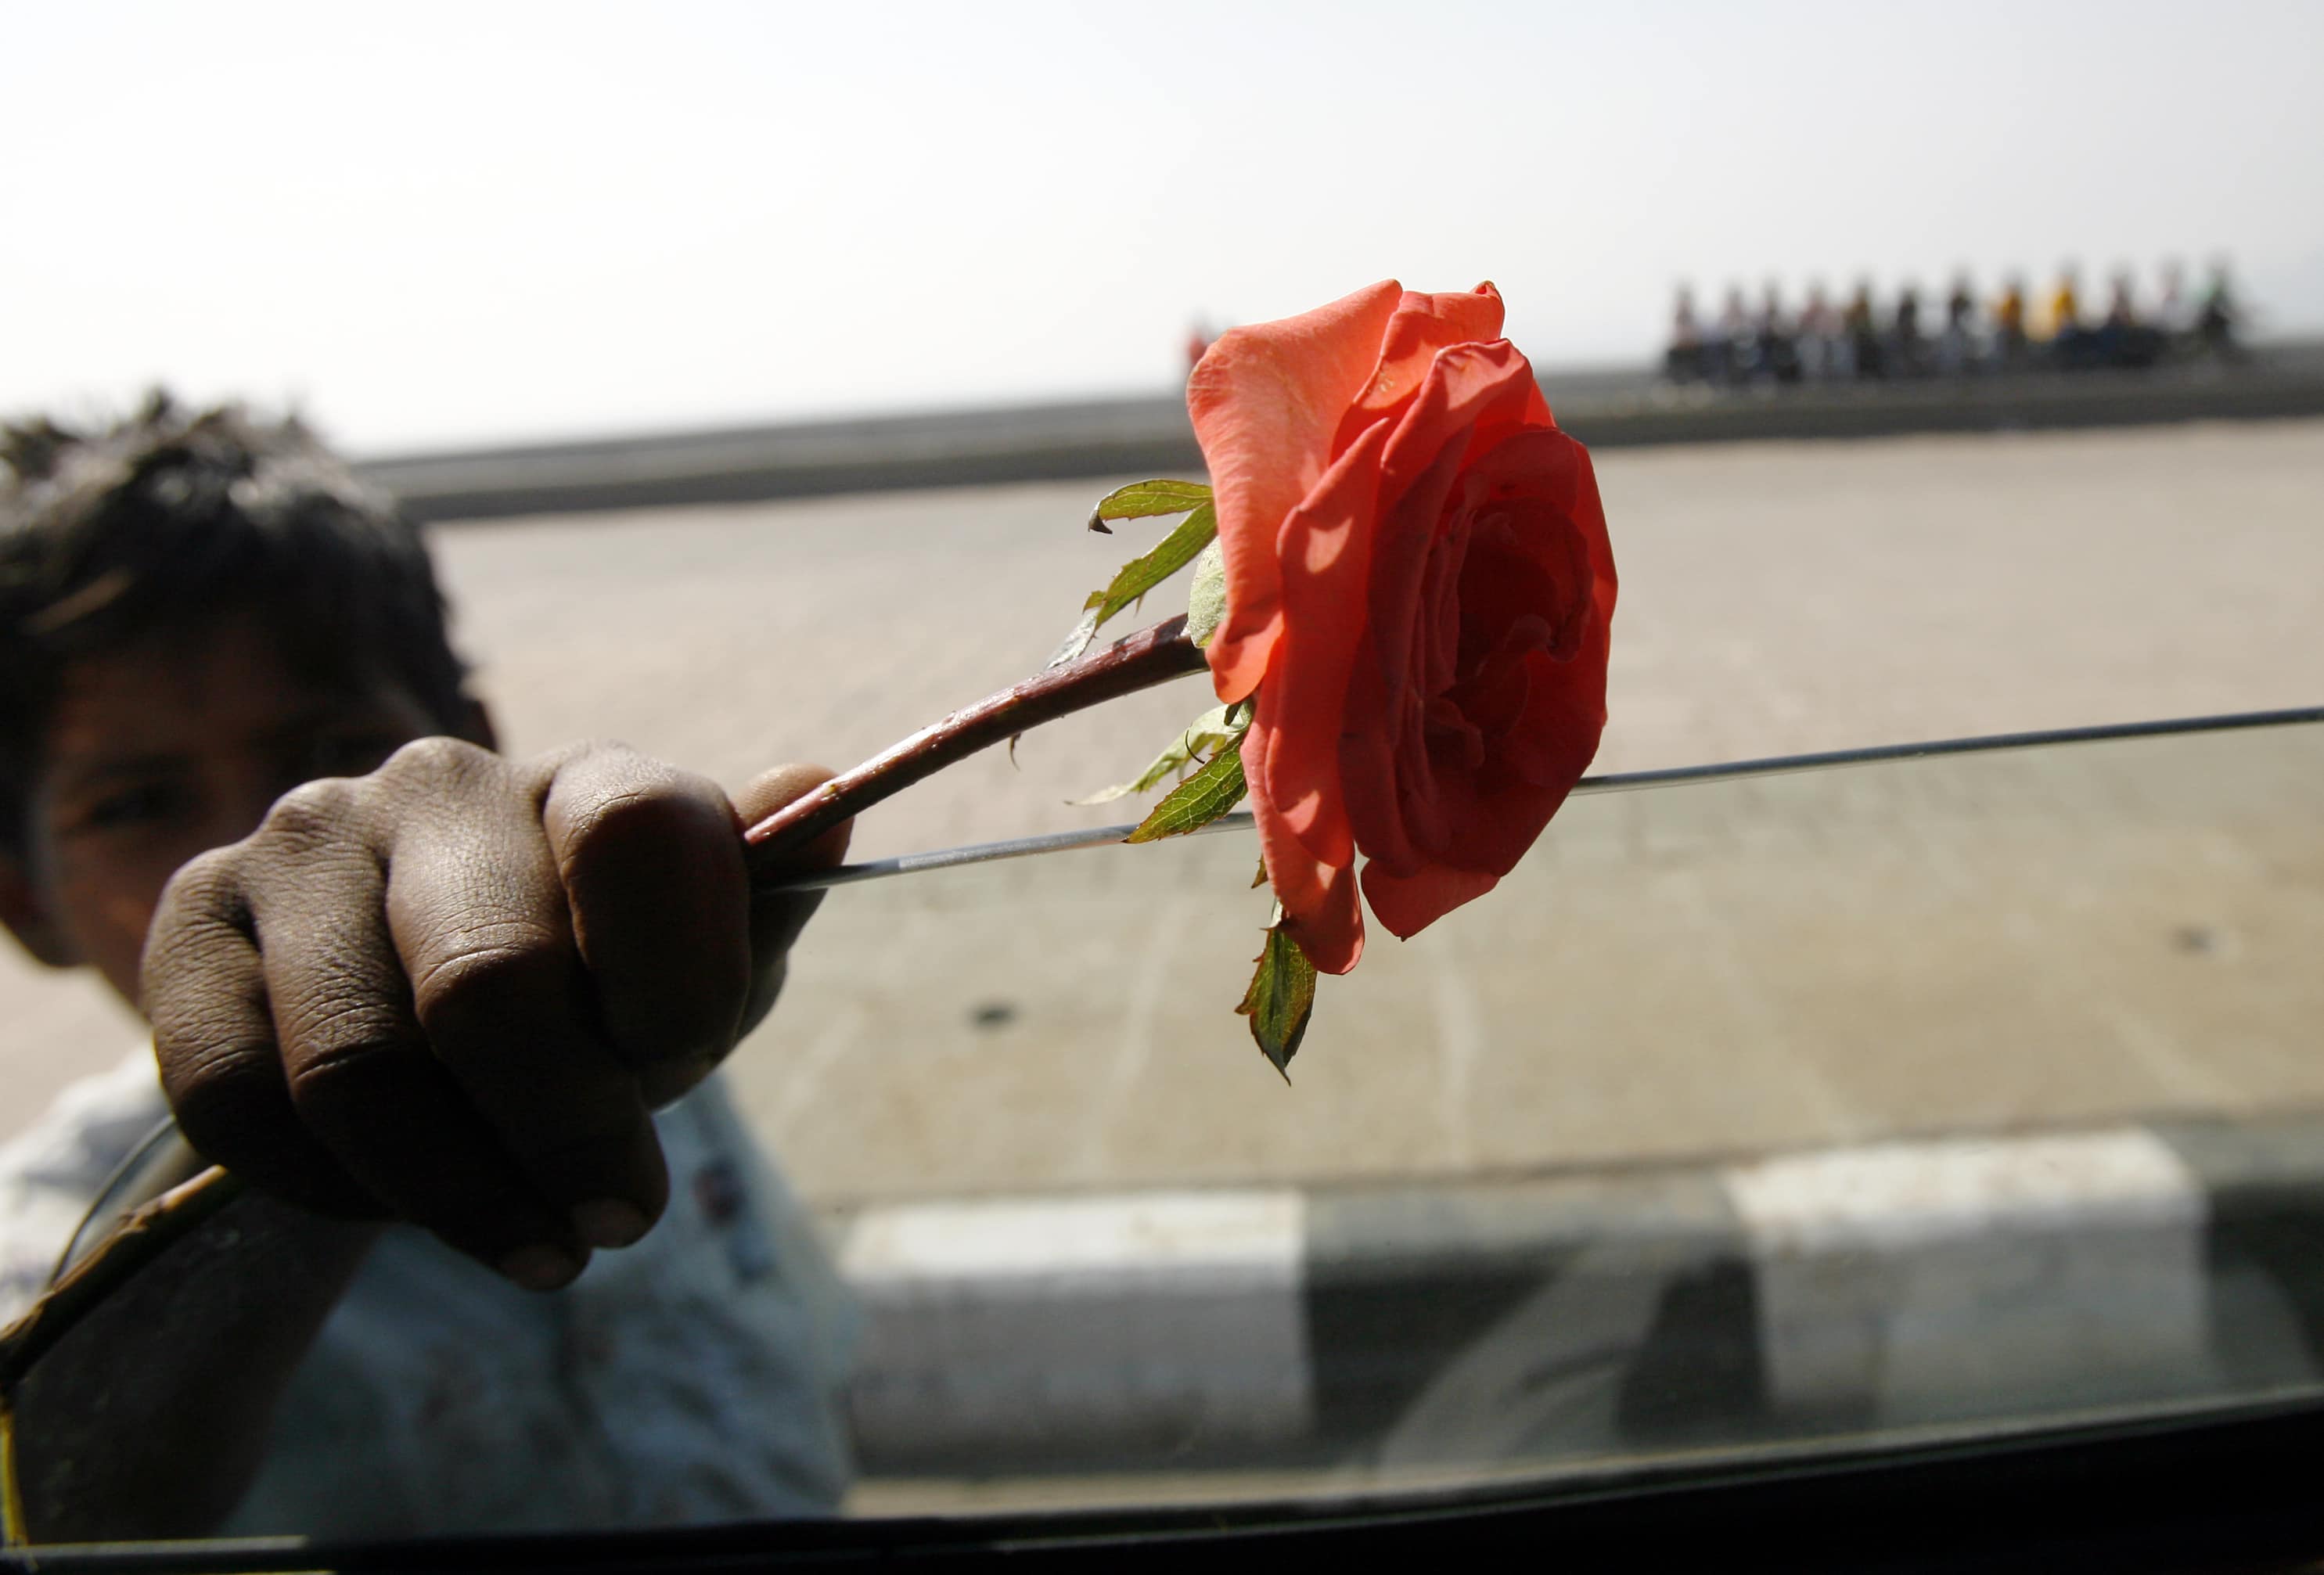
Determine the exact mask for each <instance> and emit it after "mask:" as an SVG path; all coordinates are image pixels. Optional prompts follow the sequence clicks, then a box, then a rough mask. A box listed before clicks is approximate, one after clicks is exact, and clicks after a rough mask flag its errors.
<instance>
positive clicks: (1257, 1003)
mask: <svg viewBox="0 0 2324 1575" xmlns="http://www.w3.org/2000/svg"><path fill="white" fill-rule="evenodd" d="M1258 961H1259V969H1258V972H1255V973H1253V974H1252V975H1251V976H1250V989H1249V990H1245V991H1244V992H1243V998H1242V1005H1240V1006H1239V1007H1237V1008H1235V1010H1236V1011H1237V1012H1238V1013H1240V1015H1242V1016H1244V1017H1246V1018H1250V1036H1251V1037H1252V1038H1253V1039H1255V1040H1257V1041H1258V1042H1259V1054H1260V1055H1264V1056H1266V1057H1267V1059H1268V1061H1269V1062H1270V1063H1271V1064H1273V1065H1274V1067H1275V1070H1276V1071H1277V1072H1278V1073H1282V1074H1283V1081H1284V1082H1290V1081H1291V1058H1292V1057H1293V1056H1294V1055H1298V1054H1299V1041H1300V1040H1302V1039H1304V1038H1305V1037H1306V1036H1307V1019H1308V1018H1309V1017H1310V1016H1311V1015H1312V1014H1313V1013H1314V1009H1315V965H1314V963H1310V962H1309V961H1307V953H1305V952H1303V951H1301V950H1300V949H1299V943H1298V942H1296V941H1295V940H1293V939H1292V938H1291V931H1290V929H1289V927H1288V926H1286V925H1284V924H1283V923H1281V922H1280V921H1278V922H1277V923H1276V924H1274V925H1271V926H1268V931H1267V947H1266V949H1265V950H1264V951H1262V952H1260V953H1259V959H1258Z"/></svg>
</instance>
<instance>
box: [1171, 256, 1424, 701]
mask: <svg viewBox="0 0 2324 1575" xmlns="http://www.w3.org/2000/svg"><path fill="white" fill-rule="evenodd" d="M1403 295H1404V290H1403V287H1402V286H1401V285H1399V284H1397V282H1396V281H1394V280H1384V281H1381V282H1380V283H1379V284H1375V285H1371V286H1369V288H1367V289H1364V290H1358V291H1356V292H1355V293H1354V294H1353V295H1351V296H1347V297H1345V298H1343V299H1340V300H1336V301H1333V303H1332V304H1331V305H1330V306H1327V307H1322V308H1319V309H1316V310H1314V311H1312V312H1305V313H1303V314H1302V315H1300V316H1298V317H1296V318H1284V319H1283V320H1282V321H1280V322H1274V323H1261V324H1258V325H1256V326H1254V327H1248V328H1230V329H1228V330H1227V331H1226V332H1225V333H1224V334H1222V335H1220V336H1219V339H1218V342H1217V343H1216V344H1214V345H1212V346H1211V348H1210V350H1209V352H1208V353H1207V354H1206V355H1203V359H1202V362H1201V363H1200V364H1198V365H1197V366H1196V367H1195V368H1194V375H1193V377H1191V378H1190V379H1189V380H1188V381H1187V383H1186V410H1187V412H1188V414H1190V415H1191V416H1192V417H1193V418H1194V437H1195V440H1196V441H1197V442H1199V443H1200V444H1201V445H1202V448H1203V463H1204V464H1205V465H1208V466H1209V468H1210V473H1211V485H1212V487H1213V489H1214V490H1215V492H1216V494H1217V503H1218V511H1219V550H1220V554H1221V556H1222V558H1223V559H1224V560H1225V565H1226V576H1227V616H1226V622H1224V623H1223V624H1222V625H1221V626H1220V628H1219V631H1218V632H1217V633H1216V634H1215V635H1213V637H1212V640H1211V643H1210V645H1209V646H1208V647H1207V648H1206V649H1207V653H1208V655H1209V657H1210V664H1211V678H1212V684H1213V686H1214V687H1215V688H1216V690H1217V692H1218V696H1219V698H1220V699H1221V700H1222V701H1232V700H1240V699H1241V698H1242V697H1243V696H1244V695H1248V694H1250V692H1251V690H1252V689H1253V688H1254V687H1256V686H1257V685H1258V683H1259V679H1260V677H1263V676H1264V675H1265V673H1266V670H1267V661H1268V655H1269V654H1270V653H1271V652H1272V651H1273V649H1274V648H1275V643H1276V641H1277V639H1278V638H1279V637H1280V635H1281V633H1282V630H1283V608H1282V581H1281V578H1280V576H1279V575H1278V573H1277V567H1276V556H1275V555H1276V544H1277V536H1278V534H1279V532H1280V531H1281V530H1282V526H1283V522H1284V520H1285V519H1286V517H1287V516H1288V515H1289V514H1290V512H1291V511H1292V510H1293V509H1295V508H1296V507H1298V505H1299V502H1300V500H1301V499H1303V498H1305V496H1306V495H1307V494H1308V493H1309V492H1310V491H1312V490H1313V489H1314V485H1315V484H1316V483H1317V482H1318V481H1320V480H1321V479H1322V478H1323V472H1324V470H1325V469H1326V468H1327V467H1328V466H1329V465H1330V464H1331V462H1332V459H1333V438H1334V437H1335V436H1336V434H1337V432H1338V430H1339V427H1340V423H1341V420H1342V417H1343V416H1344V415H1345V414H1346V412H1347V410H1348V408H1349V406H1350V405H1351V404H1352V403H1353V402H1354V401H1355V400H1356V399H1357V397H1358V396H1359V395H1360V394H1361V393H1362V392H1363V391H1364V389H1365V388H1366V387H1367V386H1368V385H1369V383H1370V382H1371V380H1372V376H1373V373H1374V370H1375V368H1377V367H1378V365H1379V350H1380V339H1381V336H1382V335H1383V334H1384V333H1385V332H1386V331H1387V328H1388V320H1389V319H1390V318H1392V317H1393V316H1394V315H1395V312H1396V309H1397V304H1398V302H1399V301H1400V300H1401V299H1402V298H1403Z"/></svg>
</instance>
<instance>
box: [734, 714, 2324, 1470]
mask: <svg viewBox="0 0 2324 1575" xmlns="http://www.w3.org/2000/svg"><path fill="white" fill-rule="evenodd" d="M2319 779H2324V726H2318V725H2313V724H2309V725H2300V726H2292V727H2276V728H2269V729H2262V730H2254V731H2245V732H2209V733H2197V734H2184V735H2179V736H2169V737H2155V738H2143V739H2134V740H2128V741H2113V742H2107V743H2097V744H2077V745H2062V746H2049V747H2043V748H2038V749H2027V750H2016V751H2006V752H1998V753H1990V754H1978V755H1968V756H1958V757H1952V758H1946V759H1935V760H1914V761H1901V762H1896V761H1892V762H1886V763H1882V764H1877V765H1868V766H1858V767H1850V768H1845V769H1830V770H1824V771H1820V772H1815V773H1810V774H1804V775H1798V776H1791V777H1781V778H1759V779H1750V780H1725V781H1711V782H1703V783H1696V784H1690V785H1685V786H1680V787H1671V788H1658V789H1655V790H1653V791H1649V792H1641V793H1633V794H1623V795H1609V796H1605V797H1593V798H1584V799H1577V800H1576V801H1574V802H1573V803H1572V804H1571V805H1569V806H1568V807H1567V809H1566V810H1565V812H1564V813H1563V815H1561V816H1560V818H1559V819H1558V821H1557V822H1556V824H1554V826H1553V827H1552V829H1551V832H1550V834H1548V836H1547V837H1546V838H1545V840H1544V842H1543V843H1542V844H1541V846H1540V847H1539V848H1538V849H1537V850H1536V852H1535V854H1534V855H1533V856H1532V857H1531V858H1530V859H1529V860H1528V861H1527V862H1526V864H1525V865H1524V866H1522V867H1521V868H1520V869H1519V870H1517V873H1516V874H1515V875H1514V876H1513V877H1512V878H1511V879H1510V880H1509V881H1508V882H1507V883H1506V885H1505V887H1504V889H1503V891H1502V892H1501V893H1500V894H1499V896H1497V898H1495V900H1494V901H1492V902H1490V903H1488V904H1482V905H1480V906H1478V907H1474V908H1471V909H1469V910H1465V911H1463V912H1462V913H1459V914H1456V915H1454V916H1452V917H1451V918H1449V919H1447V920H1445V921H1444V922H1443V923H1442V924H1440V925H1438V926H1436V927H1435V928H1434V929H1432V930H1430V931H1428V932H1427V933H1426V934H1425V935H1423V936H1422V937H1420V938H1418V939H1417V940H1416V941H1415V942H1413V943H1411V944H1398V943H1397V942H1395V941H1394V940H1393V939H1392V938H1388V937H1386V936H1384V935H1382V936H1376V937H1375V940H1374V944H1373V946H1372V949H1371V951H1370V952H1369V954H1368V955H1367V956H1366V958H1365V960H1364V963H1363V965H1362V967H1361V968H1360V969H1359V970H1358V972H1356V973H1355V974H1354V975H1352V976H1351V977H1350V978H1348V979H1346V980H1342V981H1326V982H1325V989H1324V991H1323V995H1322V997H1321V999H1320V1000H1319V1005H1318V1022H1317V1027H1316V1029H1315V1032H1314V1036H1312V1037H1311V1039H1310V1041H1309V1048H1308V1049H1307V1051H1306V1052H1305V1054H1304V1055H1302V1057H1301V1058H1300V1059H1299V1060H1298V1061H1297V1062H1296V1063H1295V1064H1293V1068H1292V1084H1293V1086H1290V1087H1287V1088H1286V1086H1285V1085H1284V1084H1283V1083H1282V1082H1280V1081H1278V1080H1277V1078H1276V1077H1275V1076H1274V1074H1273V1073H1271V1072H1270V1071H1269V1070H1268V1067H1267V1066H1266V1065H1265V1064H1264V1063H1262V1062H1261V1061H1260V1060H1259V1056H1258V1054H1257V1052H1256V1051H1255V1050H1254V1049H1253V1047H1252V1046H1251V1045H1250V1043H1249V1041H1248V1040H1247V1039H1245V1038H1243V1037H1241V1036H1240V1034H1239V1032H1238V1027H1237V1025H1236V1024H1235V1023H1234V1022H1233V1021H1232V1019H1231V1018H1228V1017H1227V1015H1226V1013H1225V1011H1224V1007H1225V1006H1226V1005H1227V1004H1230V1003H1231V999H1232V998H1233V997H1234V996H1235V995H1236V994H1238V993H1239V992H1240V987H1241V983H1242V981H1243V980H1244V978H1245V977H1247V975H1248V971H1249V967H1250V957H1251V955H1252V953H1254V952H1255V950H1256V948H1257V945H1258V943H1259V930H1260V926H1261V925H1262V924H1263V923H1264V920H1265V917H1266V915H1265V912H1264V894H1263V893H1259V892H1251V891H1248V890H1246V889H1245V887H1246V885H1247V883H1248V881H1249V880H1250V870H1251V868H1252V861H1253V849H1252V846H1251V844H1250V841H1249V840H1248V838H1246V837H1241V836H1222V837H1214V838H1208V839H1189V840H1187V841H1185V842H1183V843H1178V844H1176V845H1173V846H1165V847H1157V848H1149V849H1145V850H1139V851H1138V852H1119V851H1098V852H1084V853H1074V854H1065V855H1059V856H1056V857H1051V858H1045V859H1038V860H1031V861H1019V862H1016V863H1009V864H1001V865H993V866H987V867H983V868H979V869H973V870H952V871H944V872H939V873H934V874H928V875H923V876H916V877H913V878H911V879H908V880H892V881H888V882H884V883H881V884H877V885H871V886H863V887H857V888H851V889H841V890H838V891H835V892H834V893H833V894H832V895H831V897H830V898H828V900H827V901H826V903H825V907H824V909H823V911H822V913H821V915H820V916H819V917H818V918H817V920H816V926H815V927H814V929H813V930H812V931H811V932H810V934H809V937H808V940H807V943H806V944H804V945H803V946H802V948H801V950H800V952H799V953H798V956H797V957H796V958H795V960H794V973H793V977H792V980H791V983H790V986H789V990H788V995H787V998H786V999H785V1001H784V1003H783V1006H782V1008H781V1009H780V1010H779V1011H778V1012H777V1013H776V1015H775V1017H774V1018H773V1019H772V1021H771V1022H770V1025H769V1026H768V1027H767V1028H766V1029H764V1030H762V1032H761V1034H760V1036H757V1037H756V1038H755V1039H754V1040H753V1041H752V1043H750V1044H749V1045H745V1046H744V1047H743V1049H742V1051H740V1052H739V1053H738V1054H737V1056H736V1058H735V1060H734V1062H733V1068H734V1076H735V1079H736V1081H737V1084H738V1091H739V1093H740V1097H741V1099H742V1103H743V1106H744V1109H745V1110H746V1112H747V1114H748V1115H749V1117H750V1119H752V1121H753V1122H754V1123H755V1125H756V1126H757V1127H758V1128H759V1130H760V1133H761V1136H762V1137H763V1138H764V1139H765V1140H766V1141H767V1142H768V1144H769V1145H770V1147H771V1148H772V1149H773V1150H774V1151H775V1152H776V1153H778V1154H779V1155H780V1156H782V1158H783V1161H784V1163H785V1165H786V1166H787V1167H788V1170H789V1171H790V1173H791V1174H792V1175H793V1176H794V1177H795V1178H796V1180H797V1182H798V1184H799V1185H800V1187H801V1188H802V1189H803V1190H804V1191H805V1192H806V1193H807V1194H808V1195H809V1196H810V1197H812V1198H813V1199H814V1200H816V1202H818V1203H819V1204H820V1205H822V1207H823V1208H824V1210H825V1215H826V1218H827V1219H828V1220H830V1221H831V1224H832V1229H833V1230H834V1232H835V1239H836V1240H837V1242H838V1244H839V1248H840V1255H841V1257H842V1260H843V1263H844V1266H845V1267H846V1268H847V1270H848V1272H849V1273H850V1275H851V1276H852V1277H853V1281H854V1283H855V1285H856V1287H857V1290H858V1292H859V1294H860V1295H861V1297H862V1303H863V1311H864V1322H863V1327H862V1340H861V1346H860V1359H859V1370H858V1375H857V1377H856V1380H855V1388H854V1395H853V1408H854V1417H855V1422H856V1425H857V1427H858V1429H859V1434H860V1437H859V1448H860V1451H861V1455H862V1464H863V1467H864V1469H865V1472H866V1480H865V1483H864V1486H863V1488H862V1490H861V1491H860V1492H859V1494H858V1497H857V1502H858V1505H859V1506H860V1507H861V1508H862V1509H863V1510H865V1511H866V1512H882V1511H888V1510H901V1509H906V1508H920V1507H929V1506H944V1507H953V1508H961V1507H973V1506H976V1505H979V1504H984V1503H993V1504H998V1503H1016V1502H1036V1503H1065V1502H1089V1501H1099V1500H1103V1501H1117V1500H1123V1499H1135V1498H1143V1497H1157V1496H1161V1497H1185V1496H1189V1495H1192V1496H1216V1495H1221V1494H1242V1493H1252V1492H1258V1493H1269V1492H1278V1491H1282V1490H1284V1489H1285V1488H1286V1486H1289V1487H1296V1488H1303V1489H1304V1488H1325V1489H1330V1490H1339V1489H1352V1488H1366V1487H1370V1486H1379V1485H1388V1484H1394V1483H1398V1482H1407V1481H1411V1480H1415V1479H1443V1478H1452V1479H1460V1478H1463V1477H1471V1478H1472V1477H1474V1476H1476V1475H1477V1474H1479V1473H1480V1472H1492V1473H1495V1474H1499V1473H1500V1472H1504V1471H1507V1470H1509V1469H1519V1470H1527V1471H1533V1470H1543V1469H1593V1470H1594V1469H1627V1468H1628V1467H1630V1466H1633V1465H1636V1464H1637V1463H1639V1462H1641V1461H1650V1460H1665V1459H1672V1458H1685V1459H1697V1458H1718V1456H1719V1454H1720V1451H1731V1450H1734V1449H1739V1448H1756V1447H1763V1446H1766V1445H1768V1444H1771V1443H1790V1444H1797V1443H1799V1442H1802V1441H1816V1440H1829V1439H1833V1438H1841V1437H1845V1438H1849V1439H1854V1440H1858V1441H1860V1440H1862V1439H1863V1438H1864V1437H1865V1436H1867V1434H1868V1435H1874V1436H1890V1435H1898V1436H1901V1435H1904V1434H1908V1433H1914V1432H1919V1431H1922V1430H1925V1429H1928V1428H1932V1427H1942V1428H1948V1429H1962V1428H1966V1429H1969V1430H1970V1431H1972V1432H1975V1431H1985V1430H1990V1429H1995V1428H2000V1427H2016V1426H2022V1425H2025V1424H2028V1423H2039V1422H2042V1421H2043V1420H2045V1419H2048V1420H2054V1419H2056V1418H2058V1417H2060V1416H2062V1415H2066V1414H2079V1413H2084V1412H2088V1411H2089V1410H2091V1409H2094V1408H2095V1409H2111V1408H2123V1407H2128V1408H2152V1407H2154V1406H2158V1405H2187V1404H2190V1403H2195V1404H2199V1403H2206V1402H2209V1401H2213V1400H2217V1399H2221V1398H2226V1397H2229V1396H2236V1395H2250V1394H2253V1393H2258V1392H2264V1391H2269V1390H2273V1389H2279V1388H2282V1387H2285V1386H2305V1385H2308V1384H2310V1383H2312V1382H2313V1381H2314V1379H2315V1377H2316V1374H2317V1370H2318V1368H2317V1362H2318V1359H2319V1358H2318V1351H2319V1347H2318V1345H2317V1340H2318V1338H2319V1333H2324V1269H2318V1268H2315V1267H2313V1266H2312V1255H2307V1254H2304V1253H2302V1252H2301V1250H2299V1243H2300V1242H2301V1239H2303V1238H2302V1232H2303V1231H2304V1230H2309V1229H2310V1228H2311V1226H2312V1227H2315V1228H2318V1229H2324V1119H2319V1118H2318V1117H2317V1116H2315V1115H2312V1114H2311V1112H2319V1111H2324V1055H2319V1054H2318V1053H2317V1050H2318V1045H2317V1029H2316V1025H2317V1024H2318V1023H2319V1022H2324V971H2319V970H2318V969H2316V968H2315V967H2314V958H2315V956H2316V953H2317V951H2318V943H2319V938H2324V834H2320V833H2319V827H2318V825H2317V823H2316V815H2315V813H2314V806H2315V803H2316V788H2315V785H2316V783H2317V782H2318V781H2319ZM930 1200H939V1201H937V1202H930ZM1705 1451H1708V1454H1706V1453H1705Z"/></svg>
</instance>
